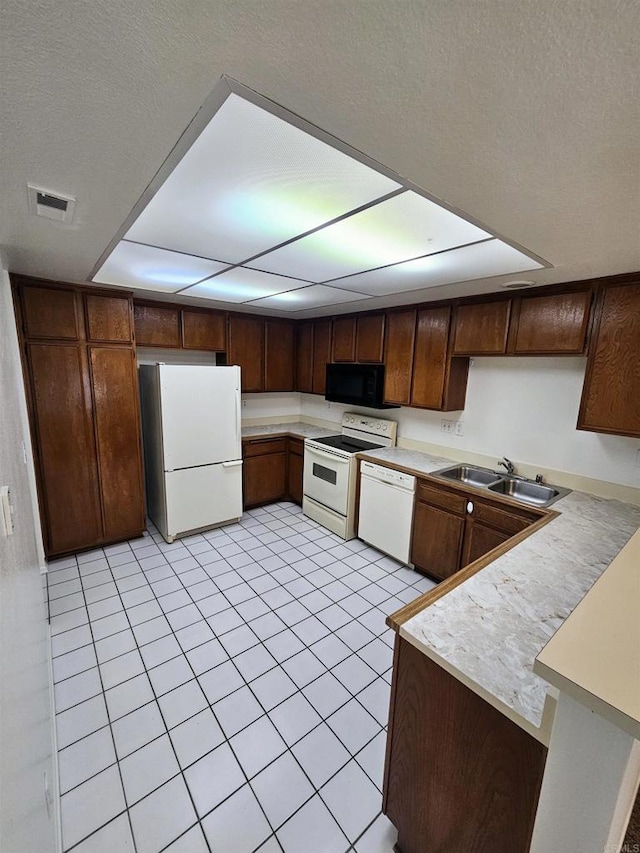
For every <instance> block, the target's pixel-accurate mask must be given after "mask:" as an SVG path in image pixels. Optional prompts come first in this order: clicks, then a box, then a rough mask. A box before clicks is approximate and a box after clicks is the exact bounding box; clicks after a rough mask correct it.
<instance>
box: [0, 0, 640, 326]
mask: <svg viewBox="0 0 640 853" xmlns="http://www.w3.org/2000/svg"><path fill="white" fill-rule="evenodd" d="M1 16H2V17H1V20H0V38H1V39H2V43H1V45H0V62H1V64H0V79H1V80H2V87H3V93H2V114H1V115H0V127H1V133H2V151H1V156H0V194H1V197H2V211H1V213H0V244H1V245H2V246H3V255H4V256H5V257H6V259H7V261H8V264H9V268H10V270H12V271H15V272H22V273H28V274H32V275H39V276H44V277H47V278H58V279H66V280H72V281H84V280H85V279H86V278H87V276H88V275H89V272H90V271H91V269H92V267H93V266H94V264H95V263H96V261H97V259H98V258H99V256H100V255H101V253H102V252H103V250H104V249H105V247H106V246H107V244H108V243H109V242H110V240H111V239H112V238H113V236H114V235H115V234H116V232H117V231H118V229H119V227H120V226H121V224H122V223H123V221H124V220H125V218H126V217H127V215H128V213H129V212H130V210H131V208H132V207H133V205H134V204H135V202H136V201H137V200H138V198H139V196H140V195H141V194H142V192H143V191H144V189H145V187H146V186H147V184H148V183H149V182H150V180H151V179H152V177H153V175H154V173H155V172H156V170H157V169H158V168H159V166H160V165H161V164H162V162H163V160H164V159H165V157H166V156H167V154H168V153H169V152H170V151H171V149H172V148H173V146H174V145H175V143H176V141H177V139H178V138H179V136H180V134H181V133H182V132H183V130H184V129H185V127H186V126H187V124H188V123H189V121H190V120H191V119H192V117H193V115H194V114H195V113H196V111H197V110H198V108H199V106H200V105H201V104H202V102H203V101H204V100H205V98H206V97H207V95H208V94H209V93H210V91H211V89H212V88H213V86H214V85H215V83H216V81H217V80H218V79H219V78H220V76H221V75H223V74H228V75H230V76H232V77H235V78H236V79H238V80H240V81H242V82H243V83H245V84H246V85H248V86H250V87H251V88H253V89H255V90H257V91H258V92H260V93H262V94H264V95H266V96H267V97H269V98H271V99H273V100H274V101H276V102H278V103H280V104H282V105H283V106H285V107H287V108H288V109H290V110H292V111H293V112H295V113H298V114H299V115H301V116H303V117H304V118H306V119H308V120H309V121H311V122H313V123H315V124H317V125H319V126H320V127H322V128H323V129H325V130H327V131H328V132H330V133H332V134H334V135H335V136H337V137H339V138H340V139H342V140H344V141H345V142H347V143H349V144H350V145H352V146H354V147H355V148H358V149H360V150H361V151H363V152H365V153H366V154H368V155H369V156H371V157H373V158H375V159H377V160H379V161H380V162H382V163H384V164H385V165H386V166H387V167H389V168H391V169H393V170H395V171H396V172H398V173H399V174H401V175H403V176H404V177H405V178H407V179H408V180H410V181H413V182H415V183H416V184H418V185H419V186H421V187H424V188H425V189H426V190H427V191H429V192H430V193H433V194H435V195H437V196H439V197H441V198H443V199H444V200H445V201H446V202H448V203H449V204H451V205H453V206H455V207H457V208H460V209H461V210H464V211H465V212H466V213H467V214H469V215H470V216H472V217H474V218H476V219H478V220H480V221H481V222H485V223H486V224H487V225H488V226H489V227H491V228H492V229H494V230H495V231H497V232H498V233H500V234H503V235H504V236H505V237H507V238H508V239H510V240H513V241H515V242H516V243H519V244H521V245H523V246H526V247H527V248H528V249H530V250H531V251H533V252H535V253H537V254H538V255H540V256H542V257H543V258H546V259H547V260H548V261H549V262H550V263H552V264H553V265H554V268H553V269H548V270H547V269H544V270H537V271H534V272H532V273H527V275H526V276H525V277H526V278H528V279H531V280H534V281H535V282H536V283H537V284H546V283H551V282H556V281H567V280H572V279H579V278H587V277H590V276H600V275H607V274H613V273H619V272H628V271H631V270H636V269H640V117H639V105H640V86H639V74H638V68H639V64H638V59H637V45H638V42H639V41H640V4H638V3H637V2H632V1H631V0H629V2H622V0H591V2H588V0H561V2H558V0H537V2H533V0H527V2H524V0H477V2H466V0H437V2H433V0H420V2H411V0H323V2H316V0H297V2H296V0H266V2H265V0H255V2H246V0H227V2H217V0H209V2H199V1H198V0H182V2H179V3H176V2H174V0H131V2H124V0H108V2H106V0H91V2H86V0H76V1H75V2H72V0H46V2H43V0H3V3H2V11H1ZM27 181H32V182H35V183H37V184H39V185H41V186H43V187H45V188H48V189H51V190H58V191H60V192H63V193H68V194H71V195H74V196H76V197H77V199H78V204H77V208H76V216H75V220H74V223H73V224H72V225H64V224H62V223H57V222H52V221H49V220H45V219H39V218H35V217H32V216H30V215H29V213H28V208H27V193H26V184H27ZM508 278H509V277H503V278H493V279H484V280H479V281H477V282H473V283H465V284H459V285H449V286H445V287H441V288H434V289H432V290H426V291H424V292H422V291H416V292H415V293H413V294H403V296H402V298H400V297H391V298H389V297H383V298H380V299H376V300H375V301H374V300H371V301H369V302H367V307H369V306H371V307H375V305H388V304H392V303H399V302H400V301H404V302H408V301H416V300H417V299H422V298H427V299H435V298H441V297H443V296H450V295H457V294H466V293H470V292H487V291H490V290H497V289H499V286H500V282H501V281H503V280H505V279H507V280H508ZM511 278H513V276H512V277H511ZM191 303H193V300H191ZM206 304H209V305H211V304H212V303H210V302H207V303H206ZM347 310H350V309H349V308H348V307H347ZM313 313H316V314H320V313H323V312H322V311H321V310H320V311H315V312H311V314H313Z"/></svg>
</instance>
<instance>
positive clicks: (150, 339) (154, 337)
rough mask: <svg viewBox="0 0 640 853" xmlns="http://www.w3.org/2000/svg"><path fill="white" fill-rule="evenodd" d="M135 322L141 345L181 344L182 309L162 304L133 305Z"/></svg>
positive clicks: (137, 340) (170, 346) (173, 347)
mask: <svg viewBox="0 0 640 853" xmlns="http://www.w3.org/2000/svg"><path fill="white" fill-rule="evenodd" d="M133 324H134V328H135V331H136V344H137V345H138V346H139V347H165V348H169V349H175V348H177V347H179V346H180V311H179V309H178V308H173V307H171V306H169V307H166V306H162V305H138V304H136V303H134V305H133Z"/></svg>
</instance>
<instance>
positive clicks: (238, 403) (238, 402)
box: [236, 368, 242, 456]
mask: <svg viewBox="0 0 640 853" xmlns="http://www.w3.org/2000/svg"><path fill="white" fill-rule="evenodd" d="M238 370H239V368H238ZM241 405H242V400H241V392H240V388H237V389H236V436H237V439H238V456H240V455H241V450H242V428H241V426H240V407H241Z"/></svg>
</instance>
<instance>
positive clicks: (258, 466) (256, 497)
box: [242, 452, 287, 507]
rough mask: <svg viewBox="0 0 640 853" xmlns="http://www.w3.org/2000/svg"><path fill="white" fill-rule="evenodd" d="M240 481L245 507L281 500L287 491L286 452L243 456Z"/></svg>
mask: <svg viewBox="0 0 640 853" xmlns="http://www.w3.org/2000/svg"><path fill="white" fill-rule="evenodd" d="M242 482H243V489H244V506H245V507H252V506H259V505H260V504H266V503H271V502H272V501H279V500H282V498H284V497H285V495H286V492H287V454H286V453H285V452H282V453H269V454H263V455H261V456H250V457H248V458H245V460H244V464H243V466H242Z"/></svg>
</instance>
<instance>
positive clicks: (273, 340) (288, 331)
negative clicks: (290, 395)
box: [264, 320, 295, 391]
mask: <svg viewBox="0 0 640 853" xmlns="http://www.w3.org/2000/svg"><path fill="white" fill-rule="evenodd" d="M294 342H295V341H294V327H293V323H291V322H290V321H289V320H265V321H264V359H265V380H264V390H265V391H293V386H294V381H293V379H294V377H293V374H294V363H293V362H294V359H293V353H294Z"/></svg>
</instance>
